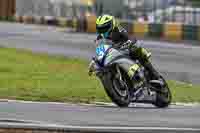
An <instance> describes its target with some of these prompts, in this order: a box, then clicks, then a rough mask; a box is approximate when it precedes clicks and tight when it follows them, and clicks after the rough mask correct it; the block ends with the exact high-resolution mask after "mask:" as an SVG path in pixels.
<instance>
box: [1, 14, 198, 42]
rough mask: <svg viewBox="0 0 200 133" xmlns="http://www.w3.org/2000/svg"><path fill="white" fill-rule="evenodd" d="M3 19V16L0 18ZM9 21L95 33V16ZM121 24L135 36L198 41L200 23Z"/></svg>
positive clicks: (24, 17)
mask: <svg viewBox="0 0 200 133" xmlns="http://www.w3.org/2000/svg"><path fill="white" fill-rule="evenodd" d="M0 20H1V21H2V20H5V18H4V19H3V18H0ZM7 20H9V21H11V22H18V23H26V24H42V25H51V26H59V27H63V28H71V29H73V31H76V32H86V33H95V32H96V29H95V26H96V25H95V21H96V17H95V16H86V17H81V18H77V17H71V18H62V17H59V18H56V17H49V16H45V17H41V16H36V17H32V16H15V17H14V18H7ZM119 21H120V23H121V25H122V26H123V27H124V28H125V29H126V30H127V31H128V33H129V34H130V35H134V36H136V37H141V38H145V37H150V38H156V39H164V40H168V41H181V40H195V41H200V25H185V24H182V23H164V24H159V23H147V22H142V23H140V22H134V21H127V20H119Z"/></svg>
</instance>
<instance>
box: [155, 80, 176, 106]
mask: <svg viewBox="0 0 200 133" xmlns="http://www.w3.org/2000/svg"><path fill="white" fill-rule="evenodd" d="M161 79H162V80H163V81H164V83H165V86H164V88H160V89H161V90H162V91H161V92H157V95H156V101H155V102H154V105H155V106H156V107H158V108H166V107H168V106H169V105H170V103H171V100H172V94H171V91H170V89H169V87H168V84H167V82H166V81H165V79H164V78H163V77H161Z"/></svg>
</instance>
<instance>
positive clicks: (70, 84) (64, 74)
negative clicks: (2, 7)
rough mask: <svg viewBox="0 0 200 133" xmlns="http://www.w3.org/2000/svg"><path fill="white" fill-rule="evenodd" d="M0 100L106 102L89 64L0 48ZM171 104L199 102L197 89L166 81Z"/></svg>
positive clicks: (77, 60)
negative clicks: (91, 75) (89, 72)
mask: <svg viewBox="0 0 200 133" xmlns="http://www.w3.org/2000/svg"><path fill="white" fill-rule="evenodd" d="M0 61H1V63H0V98H1V99H18V100H32V101H56V102H85V103H90V102H94V101H105V102H109V101H110V100H109V98H108V97H107V95H106V94H105V92H104V90H103V87H102V85H101V84H100V82H99V81H98V79H96V78H95V77H89V76H88V75H87V67H88V62H87V61H83V60H79V59H70V58H66V57H62V56H49V55H45V54H33V53H31V52H29V51H24V50H16V49H10V48H9V49H8V48H0ZM169 84H170V87H171V90H172V92H173V101H176V102H194V101H195V102H200V88H199V87H198V86H191V85H188V84H182V83H178V82H175V81H169Z"/></svg>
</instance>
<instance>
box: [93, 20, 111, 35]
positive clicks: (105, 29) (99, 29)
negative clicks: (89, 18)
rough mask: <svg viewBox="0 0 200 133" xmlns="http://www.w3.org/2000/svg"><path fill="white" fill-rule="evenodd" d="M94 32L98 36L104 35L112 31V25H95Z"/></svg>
mask: <svg viewBox="0 0 200 133" xmlns="http://www.w3.org/2000/svg"><path fill="white" fill-rule="evenodd" d="M96 30H97V33H98V34H104V33H106V32H110V31H111V30H112V23H111V22H109V23H106V24H104V25H96Z"/></svg>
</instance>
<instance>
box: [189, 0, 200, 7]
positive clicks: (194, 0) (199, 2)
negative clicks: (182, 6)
mask: <svg viewBox="0 0 200 133" xmlns="http://www.w3.org/2000/svg"><path fill="white" fill-rule="evenodd" d="M188 2H190V3H191V4H192V6H198V7H200V0H188Z"/></svg>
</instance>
